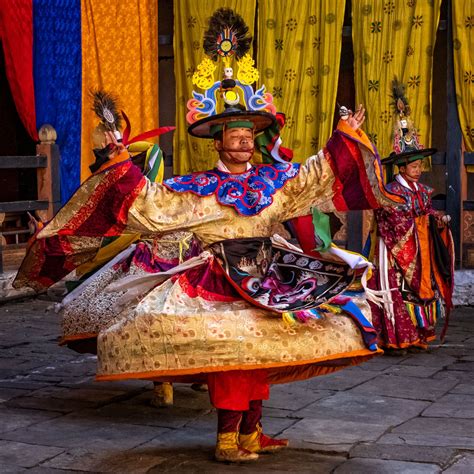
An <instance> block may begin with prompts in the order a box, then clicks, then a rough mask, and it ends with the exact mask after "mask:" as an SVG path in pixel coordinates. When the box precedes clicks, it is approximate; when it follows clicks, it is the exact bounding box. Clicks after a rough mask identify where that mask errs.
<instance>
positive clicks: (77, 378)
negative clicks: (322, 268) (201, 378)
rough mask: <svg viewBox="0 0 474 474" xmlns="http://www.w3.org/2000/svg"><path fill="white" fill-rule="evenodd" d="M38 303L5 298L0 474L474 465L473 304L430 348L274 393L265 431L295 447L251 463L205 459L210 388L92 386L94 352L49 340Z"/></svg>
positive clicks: (0, 345) (452, 470)
mask: <svg viewBox="0 0 474 474" xmlns="http://www.w3.org/2000/svg"><path fill="white" fill-rule="evenodd" d="M50 305H51V303H50V302H47V301H42V300H39V299H29V300H24V301H21V302H10V303H7V304H4V305H1V306H0V349H1V351H0V473H2V474H3V473H16V472H24V471H28V472H31V473H66V472H115V473H128V472H130V473H145V472H147V473H158V472H160V473H161V472H191V473H193V472H199V473H227V472H237V471H238V472H258V473H266V472H308V473H309V472H311V473H316V474H318V473H335V474H346V473H347V474H349V473H350V474H354V473H364V474H372V473H374V474H381V473H410V474H411V473H437V472H445V473H449V474H460V473H466V474H467V473H470V474H471V473H473V472H474V308H469V307H463V308H458V309H456V311H455V312H454V314H453V315H452V324H451V328H450V331H449V333H448V338H447V340H446V343H445V344H444V345H443V346H438V345H434V346H433V348H432V351H431V353H429V354H411V355H408V356H406V357H387V356H381V357H378V358H376V359H373V360H372V361H370V362H368V363H366V364H364V365H362V366H359V367H354V368H351V369H347V370H344V371H342V372H339V373H336V374H333V375H329V376H325V377H320V378H316V379H312V380H309V381H305V382H299V383H295V384H291V385H284V386H276V387H273V388H272V396H271V400H270V401H268V402H266V403H265V412H264V426H265V430H266V431H267V432H268V433H269V434H272V435H278V436H283V437H288V438H290V440H291V449H288V450H287V451H286V452H284V453H283V452H281V453H278V454H275V455H262V456H261V457H260V459H259V461H258V463H256V464H251V465H240V466H234V465H225V464H224V465H223V464H217V463H215V462H214V461H213V460H212V455H213V448H214V442H215V425H216V414H215V411H214V410H213V409H212V408H211V406H210V405H209V401H208V396H207V394H206V393H198V392H194V391H192V390H191V389H190V388H189V387H188V386H186V385H177V386H176V387H175V406H174V407H173V408H168V409H157V408H154V407H152V406H150V403H149V402H150V398H151V388H152V384H151V383H150V382H142V381H125V382H108V383H107V382H102V383H98V382H94V369H95V357H93V356H90V355H80V354H76V353H75V352H72V351H70V350H69V349H67V348H63V347H59V346H58V345H57V338H58V334H59V325H58V316H57V315H56V314H55V313H54V311H52V310H51V309H48V308H49V307H50Z"/></svg>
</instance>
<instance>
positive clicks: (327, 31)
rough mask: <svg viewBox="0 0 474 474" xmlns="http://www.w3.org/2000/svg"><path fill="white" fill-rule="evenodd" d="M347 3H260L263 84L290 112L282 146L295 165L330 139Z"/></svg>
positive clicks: (266, 0)
mask: <svg viewBox="0 0 474 474" xmlns="http://www.w3.org/2000/svg"><path fill="white" fill-rule="evenodd" d="M345 3H346V2H345V0H321V1H320V2H309V1H306V2H301V1H298V0H294V1H293V0H292V1H286V0H259V2H258V8H259V13H258V31H259V38H258V61H257V66H258V69H259V71H260V80H259V85H262V84H265V86H266V88H267V91H268V92H270V93H271V94H272V95H273V97H274V103H275V105H276V107H277V110H279V111H281V112H283V113H285V114H286V125H285V128H284V129H283V132H282V139H283V145H284V146H287V147H289V148H292V149H293V151H294V161H300V162H301V161H304V160H305V159H306V158H307V157H308V156H310V155H313V154H314V153H315V152H317V151H318V150H319V149H320V148H321V147H322V146H324V144H325V143H326V141H327V139H328V138H329V136H330V135H331V132H332V125H333V118H334V112H335V109H336V94H337V83H338V78H339V62H340V55H341V45H342V24H343V20H344V9H345Z"/></svg>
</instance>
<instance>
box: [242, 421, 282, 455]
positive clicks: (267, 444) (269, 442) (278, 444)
mask: <svg viewBox="0 0 474 474" xmlns="http://www.w3.org/2000/svg"><path fill="white" fill-rule="evenodd" d="M239 443H240V446H241V447H242V448H243V449H246V450H247V451H250V452H251V453H273V452H275V451H278V450H280V449H283V448H286V447H287V446H288V440H287V439H276V438H271V437H270V436H267V435H266V434H263V432H262V425H261V424H260V423H259V424H258V425H257V426H256V430H255V431H254V432H253V433H250V434H248V435H246V434H242V433H240V436H239Z"/></svg>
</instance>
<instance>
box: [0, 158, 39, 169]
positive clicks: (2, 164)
mask: <svg viewBox="0 0 474 474" xmlns="http://www.w3.org/2000/svg"><path fill="white" fill-rule="evenodd" d="M46 166H48V159H47V157H46V156H44V155H35V156H0V169H16V168H46Z"/></svg>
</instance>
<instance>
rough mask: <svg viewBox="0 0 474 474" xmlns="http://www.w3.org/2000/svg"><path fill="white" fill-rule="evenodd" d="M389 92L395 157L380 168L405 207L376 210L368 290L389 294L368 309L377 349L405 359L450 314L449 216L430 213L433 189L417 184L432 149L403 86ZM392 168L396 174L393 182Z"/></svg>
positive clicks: (451, 262) (421, 347) (451, 258)
mask: <svg viewBox="0 0 474 474" xmlns="http://www.w3.org/2000/svg"><path fill="white" fill-rule="evenodd" d="M393 91H394V98H395V105H396V110H397V120H396V123H395V128H394V147H393V149H394V152H392V154H391V155H390V156H389V157H388V158H386V159H385V160H382V164H385V165H386V166H387V170H388V176H389V178H388V179H389V180H390V182H389V184H388V185H387V189H388V190H389V191H390V192H392V193H395V194H397V195H399V196H401V197H403V199H404V204H403V205H401V206H397V207H390V208H381V209H377V210H376V211H375V223H374V224H375V226H374V229H373V231H372V233H371V236H370V239H369V246H371V256H370V259H371V260H372V261H374V263H375V264H376V267H377V270H376V271H375V272H374V275H373V279H372V280H371V285H373V287H375V288H378V289H383V290H390V291H391V295H392V297H391V301H388V300H386V301H385V302H384V304H383V306H382V307H379V306H376V305H372V311H373V313H372V314H373V324H374V326H375V327H376V329H377V331H378V333H379V344H380V345H381V346H382V347H383V348H384V349H385V350H386V351H387V353H388V354H393V355H403V354H405V353H406V350H407V349H408V350H410V351H420V350H426V349H427V347H428V342H429V341H432V340H434V339H435V324H436V319H437V316H438V315H442V314H444V312H445V309H446V310H447V311H448V312H449V310H450V309H451V306H452V303H451V295H452V285H453V271H454V250H453V244H452V236H451V232H450V230H449V226H448V223H449V216H443V215H442V214H440V213H439V212H438V211H435V210H434V209H433V207H432V202H431V196H432V193H433V189H432V188H429V187H428V186H426V185H424V184H422V183H420V182H419V179H420V176H421V173H422V170H423V159H424V158H425V157H427V156H430V155H432V154H433V153H435V152H436V150H435V149H433V148H428V149H423V148H422V147H421V146H420V144H419V142H418V137H417V134H416V130H415V128H414V125H413V123H412V121H411V118H410V108H409V105H408V102H407V100H406V98H405V95H404V86H403V85H401V84H399V83H398V82H397V81H394V87H393ZM394 166H398V169H399V173H398V174H397V175H395V177H394V178H393V179H392V168H393V167H394ZM447 319H448V318H446V321H447ZM446 327H447V326H446V324H445V328H444V330H443V332H442V336H441V337H442V339H443V338H444V334H445V332H446Z"/></svg>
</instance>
